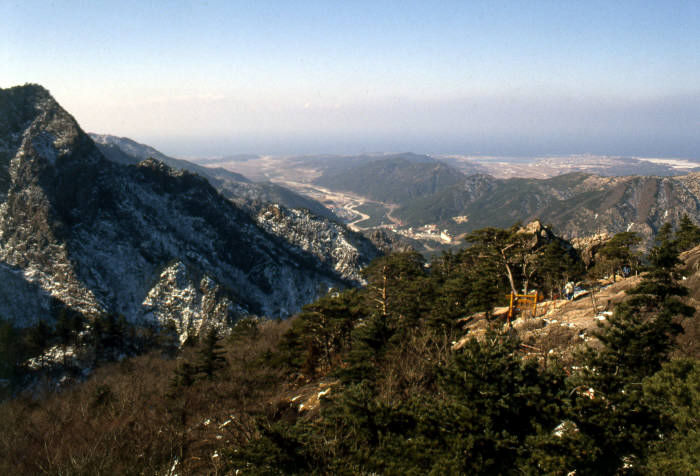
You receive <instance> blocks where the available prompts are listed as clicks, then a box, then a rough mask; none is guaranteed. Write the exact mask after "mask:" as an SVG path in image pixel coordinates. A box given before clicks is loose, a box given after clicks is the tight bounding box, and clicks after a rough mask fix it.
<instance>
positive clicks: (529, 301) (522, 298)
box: [508, 291, 539, 324]
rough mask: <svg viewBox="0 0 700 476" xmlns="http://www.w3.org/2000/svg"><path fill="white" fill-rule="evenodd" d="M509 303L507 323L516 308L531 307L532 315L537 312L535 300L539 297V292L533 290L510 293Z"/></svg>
mask: <svg viewBox="0 0 700 476" xmlns="http://www.w3.org/2000/svg"><path fill="white" fill-rule="evenodd" d="M509 297H510V304H509V306H508V324H510V321H511V319H513V317H514V316H515V312H516V310H521V311H522V310H523V309H531V310H532V317H535V316H536V314H537V300H538V298H539V293H538V292H537V291H533V292H531V293H530V294H515V293H513V292H511V293H510V295H509Z"/></svg>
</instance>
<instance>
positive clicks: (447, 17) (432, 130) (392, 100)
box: [0, 1, 700, 158]
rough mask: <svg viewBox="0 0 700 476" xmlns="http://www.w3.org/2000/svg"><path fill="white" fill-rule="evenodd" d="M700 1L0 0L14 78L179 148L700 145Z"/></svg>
mask: <svg viewBox="0 0 700 476" xmlns="http://www.w3.org/2000/svg"><path fill="white" fill-rule="evenodd" d="M699 25H700V3H699V2H696V1H688V2H683V1H664V2H658V1H648V2H645V1H619V2H609V1H601V2H593V1H591V2H581V3H576V4H574V3H571V2H564V3H555V2H491V1H488V2H459V1H457V2H440V3H439V4H433V3H432V2H381V1H379V2H378V1H371V2H370V1H367V2H345V3H341V2H229V1H210V2H206V3H205V2H156V1H153V2H136V1H127V2H78V1H63V2H56V3H47V2H40V1H24V2H9V1H5V2H2V3H0V27H1V28H0V31H2V33H0V63H1V64H2V65H3V68H2V72H1V73H0V87H9V86H12V85H15V84H22V83H25V82H33V83H40V84H43V85H45V86H46V87H48V88H49V89H50V90H51V92H52V93H53V94H54V95H55V97H56V98H57V99H58V100H59V101H60V103H61V104H63V105H64V106H65V107H66V108H67V109H68V110H69V111H72V112H73V113H74V114H75V116H76V118H77V119H78V121H79V122H80V123H81V124H82V125H83V127H84V128H85V129H87V130H90V131H95V132H102V133H110V134H116V135H121V136H129V137H132V138H134V139H136V140H139V141H141V142H145V143H148V144H151V145H153V146H155V147H158V148H159V149H161V150H163V151H164V152H166V153H169V154H172V155H178V156H197V157H203V156H213V155H225V154H233V153H242V152H255V153H262V154H302V153H355V152H363V151H398V150H412V151H415V152H424V153H437V154H441V153H442V154H447V153H455V154H486V155H502V156H527V155H538V154H578V153H592V154H612V155H637V156H647V157H678V158H698V155H699V154H698V150H700V147H699V146H700V134H698V130H700V55H698V51H700V34H699V33H698V31H700V29H699V28H698V26H699Z"/></svg>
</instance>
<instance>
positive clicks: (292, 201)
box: [90, 133, 335, 219]
mask: <svg viewBox="0 0 700 476" xmlns="http://www.w3.org/2000/svg"><path fill="white" fill-rule="evenodd" d="M90 137H91V138H92V139H93V140H94V141H95V143H96V144H97V147H98V148H99V149H100V151H102V153H103V154H104V155H105V157H107V158H108V159H110V160H112V161H114V162H119V163H126V164H136V163H138V162H140V161H141V160H144V159H148V158H154V159H158V160H160V161H162V162H164V163H166V164H167V165H169V166H170V167H172V168H174V169H182V170H187V171H189V172H193V173H196V174H198V175H201V176H202V177H205V178H206V179H207V180H208V181H209V183H211V184H212V185H213V186H214V188H216V189H217V190H218V191H219V192H221V194H223V195H224V196H225V197H226V198H229V199H231V200H233V201H234V202H236V204H238V205H239V206H241V207H243V208H249V209H252V210H254V211H255V212H258V211H259V210H260V206H261V205H266V204H268V203H278V204H280V205H283V206H285V207H288V208H307V209H309V210H311V212H312V213H314V214H315V215H318V216H321V217H325V218H330V219H335V216H334V215H333V213H332V212H331V211H330V210H328V209H327V208H326V207H324V206H323V205H322V204H320V203H319V202H317V201H316V200H312V199H311V198H308V197H304V196H303V195H299V194H298V193H296V192H293V191H291V190H289V189H286V188H284V187H281V186H279V185H276V184H273V183H269V182H263V183H254V182H251V181H250V180H248V179H247V178H246V177H244V176H243V175H241V174H237V173H235V172H231V171H230V170H226V169H222V168H220V167H216V168H213V167H203V166H201V165H197V164H195V163H192V162H189V161H187V160H181V159H175V158H173V157H168V156H167V155H165V154H163V153H161V152H159V151H158V150H156V149H154V148H153V147H151V146H148V145H145V144H140V143H138V142H136V141H134V140H131V139H129V138H127V137H116V136H112V135H108V134H93V133H91V134H90Z"/></svg>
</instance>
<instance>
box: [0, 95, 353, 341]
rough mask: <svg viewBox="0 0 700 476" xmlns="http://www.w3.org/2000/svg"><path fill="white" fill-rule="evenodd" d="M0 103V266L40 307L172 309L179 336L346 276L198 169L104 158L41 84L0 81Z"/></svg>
mask: <svg viewBox="0 0 700 476" xmlns="http://www.w3.org/2000/svg"><path fill="white" fill-rule="evenodd" d="M0 106H2V107H0V131H2V134H1V135H0V141H2V142H1V143H2V156H0V159H2V160H0V171H2V172H4V173H5V175H6V176H7V177H8V180H7V183H8V186H7V187H6V189H5V190H3V191H4V200H3V201H2V203H1V204H0V263H2V266H0V267H1V268H2V271H3V274H14V275H15V277H16V278H18V279H20V281H23V282H27V283H28V288H27V289H30V290H37V289H38V290H39V292H40V293H42V294H43V295H45V296H48V297H47V298H46V299H48V301H50V303H49V304H46V307H51V306H53V305H58V306H59V307H61V306H63V307H67V308H70V309H73V310H75V311H78V312H81V313H83V314H87V315H91V314H95V313H98V314H100V313H118V314H123V315H125V316H126V317H127V318H128V319H130V320H132V321H149V320H154V319H155V320H156V321H157V322H160V323H161V324H165V322H163V321H164V320H166V319H168V320H174V323H175V325H176V328H177V330H178V332H179V333H180V335H181V336H182V335H187V334H188V333H189V332H198V330H199V329H200V328H201V327H202V326H204V325H217V326H225V325H228V324H230V323H231V322H233V321H234V320H236V319H237V318H238V317H240V316H241V315H245V314H249V313H253V314H259V315H268V316H279V317H285V316H287V315H289V314H291V313H293V312H295V311H297V310H298V309H299V308H300V307H301V305H303V304H305V303H306V302H309V301H311V300H312V299H313V298H314V297H316V296H317V295H318V293H319V291H321V292H322V291H323V289H327V288H329V287H344V286H347V285H348V284H349V283H350V281H349V280H348V279H346V278H343V277H342V276H341V275H340V274H339V273H338V272H336V271H335V270H334V269H332V267H330V268H329V267H328V266H327V265H326V264H324V263H321V262H320V261H319V260H318V258H317V257H316V256H314V255H313V254H312V253H310V252H307V251H304V250H303V249H300V248H296V247H294V246H292V245H290V244H289V243H283V242H281V241H280V239H279V238H277V237H275V236H274V235H271V234H269V233H268V232H267V231H265V230H264V229H263V228H262V227H261V226H259V225H258V224H257V223H256V221H255V220H254V218H253V217H251V216H250V215H249V214H248V213H247V212H245V211H244V210H242V209H241V208H239V207H238V206H236V205H235V204H234V203H232V202H231V201H230V200H228V199H226V198H225V197H223V196H222V195H220V194H219V193H218V192H217V191H216V190H215V189H214V188H213V187H212V186H211V185H210V183H209V182H208V181H207V180H206V179H205V178H203V177H201V176H198V175H195V174H192V173H190V172H187V171H182V170H180V171H178V170H173V169H171V168H170V167H168V166H167V165H165V164H164V163H162V162H160V161H158V160H156V159H146V160H144V161H141V162H139V163H138V164H135V165H124V164H120V163H116V162H112V161H110V160H108V159H106V158H105V157H104V155H103V154H102V153H101V152H100V150H99V149H98V148H97V146H96V145H95V144H94V142H93V141H92V140H91V139H90V137H89V136H88V135H87V134H85V133H84V132H83V131H82V129H80V126H79V125H78V124H77V122H76V121H75V119H74V118H73V117H72V116H71V115H70V114H69V113H67V112H66V111H65V110H64V109H63V108H61V107H60V105H58V103H56V101H55V100H54V99H53V98H52V97H51V95H50V94H49V92H48V91H47V90H45V89H44V88H42V87H40V86H37V85H30V86H20V87H16V88H11V89H9V90H7V89H0ZM0 303H2V300H1V299H0ZM178 303H179V304H178ZM178 307H179V311H178V312H175V311H177V309H175V308H178ZM211 310H214V311H215V312H212V313H209V311H211ZM0 312H3V313H4V314H5V316H6V317H7V318H10V319H11V320H12V321H14V322H15V323H18V324H22V323H28V322H31V321H32V319H34V318H35V316H28V315H27V312H22V310H21V309H18V308H17V307H16V306H15V307H14V308H12V307H11V306H6V308H5V309H0ZM47 317H48V318H50V317H51V316H50V315H49V316H47Z"/></svg>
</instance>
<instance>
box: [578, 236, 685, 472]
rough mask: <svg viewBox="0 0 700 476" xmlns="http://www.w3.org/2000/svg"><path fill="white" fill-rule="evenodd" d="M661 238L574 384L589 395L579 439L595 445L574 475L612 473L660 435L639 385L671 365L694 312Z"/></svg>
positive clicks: (671, 249)
mask: <svg viewBox="0 0 700 476" xmlns="http://www.w3.org/2000/svg"><path fill="white" fill-rule="evenodd" d="M658 239H659V241H658V244H657V245H656V246H655V247H654V248H653V249H652V250H651V252H650V253H649V261H650V263H651V269H650V270H649V272H647V273H646V274H645V275H644V276H643V279H642V281H641V283H640V284H639V285H638V286H636V287H635V288H633V289H631V290H629V291H628V294H630V295H631V297H630V298H629V299H628V300H627V301H625V302H623V303H621V304H619V305H617V306H616V308H615V312H614V314H613V315H612V316H611V317H610V319H609V322H608V323H607V324H605V325H604V326H603V327H602V329H601V330H600V331H599V332H598V333H597V334H596V335H597V337H598V339H599V340H600V342H601V343H602V344H603V347H602V348H601V349H600V350H594V349H589V350H588V351H587V352H586V355H585V363H586V369H587V370H586V371H585V372H584V374H583V376H582V377H581V378H580V379H578V380H575V383H577V384H579V385H580V387H581V388H590V389H592V390H591V391H588V392H587V396H579V398H577V399H576V400H575V405H574V415H575V416H574V417H573V419H574V420H576V423H577V425H578V427H579V429H580V431H581V435H582V436H585V437H587V438H589V439H590V441H593V442H594V444H595V446H596V449H595V452H594V453H595V455H596V456H595V457H588V458H582V459H581V460H580V466H579V467H578V468H577V469H579V470H580V471H581V472H584V473H585V472H588V471H590V472H592V471H595V468H600V467H604V468H607V470H606V471H608V473H607V474H614V473H615V472H617V471H618V470H619V469H620V468H621V467H622V465H623V464H625V463H626V462H627V463H628V464H629V462H630V461H639V459H640V458H643V456H644V454H645V453H646V451H647V450H648V447H649V444H650V442H652V441H655V440H656V439H657V438H658V435H659V430H658V428H659V425H660V416H659V413H658V411H656V410H655V409H654V408H651V407H649V406H648V405H647V403H646V402H645V401H644V398H643V395H642V381H643V379H644V378H645V377H649V376H651V375H653V374H654V373H656V372H657V371H659V370H660V369H661V367H662V365H663V364H664V363H665V362H667V361H668V360H669V359H670V355H671V351H672V350H673V348H674V345H675V337H676V336H677V335H678V334H679V333H680V332H681V330H682V327H681V326H680V324H679V320H680V319H682V318H686V317H690V316H692V315H693V314H694V312H695V310H694V309H693V308H692V307H689V306H686V305H685V304H683V303H682V302H681V301H680V300H679V299H678V297H681V296H685V295H686V294H687V293H688V290H687V288H685V287H683V286H681V285H680V284H679V283H678V279H679V278H680V277H681V275H680V273H679V271H678V265H679V264H680V261H679V259H678V254H677V250H676V248H675V246H674V244H673V242H672V241H671V235H670V233H668V229H666V230H664V232H663V233H660V234H659V237H658ZM575 393H576V392H575ZM579 395H580V394H579ZM591 397H593V398H591Z"/></svg>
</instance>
